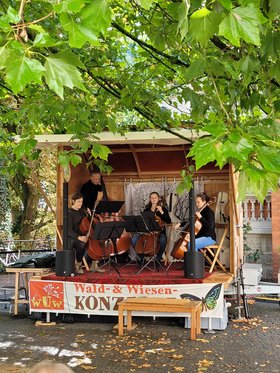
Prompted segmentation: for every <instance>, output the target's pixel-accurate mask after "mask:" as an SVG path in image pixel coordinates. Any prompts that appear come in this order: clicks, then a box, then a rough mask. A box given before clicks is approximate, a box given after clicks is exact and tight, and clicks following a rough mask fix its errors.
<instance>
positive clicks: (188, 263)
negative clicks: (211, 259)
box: [184, 251, 205, 278]
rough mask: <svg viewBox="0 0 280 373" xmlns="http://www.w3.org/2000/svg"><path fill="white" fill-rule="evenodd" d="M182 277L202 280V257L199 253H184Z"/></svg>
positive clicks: (203, 273) (203, 274)
mask: <svg viewBox="0 0 280 373" xmlns="http://www.w3.org/2000/svg"><path fill="white" fill-rule="evenodd" d="M184 275H185V277H186V278H204V277H205V267H204V255H203V253H201V252H200V251H195V252H191V251H186V252H185V253H184Z"/></svg>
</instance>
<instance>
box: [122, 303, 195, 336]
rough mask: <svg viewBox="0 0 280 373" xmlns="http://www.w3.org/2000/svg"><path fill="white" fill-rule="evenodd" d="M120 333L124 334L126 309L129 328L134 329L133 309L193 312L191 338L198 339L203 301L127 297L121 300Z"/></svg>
mask: <svg viewBox="0 0 280 373" xmlns="http://www.w3.org/2000/svg"><path fill="white" fill-rule="evenodd" d="M118 306H119V320H118V321H119V323H118V332H119V335H123V317H124V311H127V330H131V329H132V311H149V312H152V311H156V312H175V313H190V314H191V340H196V335H197V334H200V332H201V326H200V309H201V301H191V300H189V299H171V298H126V299H125V300H123V301H121V302H119V304H118Z"/></svg>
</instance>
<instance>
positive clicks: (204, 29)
mask: <svg viewBox="0 0 280 373" xmlns="http://www.w3.org/2000/svg"><path fill="white" fill-rule="evenodd" d="M220 22H221V17H220V15H219V14H218V13H215V12H211V11H210V10H209V9H207V8H203V9H200V10H197V11H196V12H194V13H193V14H192V16H191V19H190V30H189V33H190V38H191V39H192V40H194V41H197V42H199V43H200V44H201V45H202V46H204V47H205V46H206V45H207V43H208V41H209V39H210V38H211V37H212V36H213V35H214V34H215V33H217V32H218V29H219V23H220Z"/></svg>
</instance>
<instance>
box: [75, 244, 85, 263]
mask: <svg viewBox="0 0 280 373" xmlns="http://www.w3.org/2000/svg"><path fill="white" fill-rule="evenodd" d="M72 250H75V253H76V254H75V255H76V260H77V262H81V261H82V259H83V256H84V254H85V251H86V244H85V242H83V241H80V240H78V239H76V240H73V242H72Z"/></svg>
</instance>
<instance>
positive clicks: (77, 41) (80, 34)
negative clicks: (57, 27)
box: [60, 13, 99, 48]
mask: <svg viewBox="0 0 280 373" xmlns="http://www.w3.org/2000/svg"><path fill="white" fill-rule="evenodd" d="M60 22H61V25H62V27H63V28H64V30H66V31H67V32H68V33H69V44H70V46H71V47H75V48H81V47H82V46H83V45H84V44H85V43H86V42H90V43H91V44H92V45H98V44H99V41H98V32H97V30H96V28H95V26H94V25H92V24H89V25H87V23H86V22H83V21H79V22H78V21H77V20H75V19H74V18H73V16H71V15H70V14H68V13H62V14H61V16H60Z"/></svg>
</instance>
